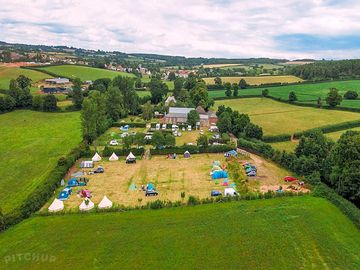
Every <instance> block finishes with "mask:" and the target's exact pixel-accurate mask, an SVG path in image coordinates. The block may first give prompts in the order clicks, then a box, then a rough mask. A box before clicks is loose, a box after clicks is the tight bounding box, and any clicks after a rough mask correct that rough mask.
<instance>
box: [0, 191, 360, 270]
mask: <svg viewBox="0 0 360 270" xmlns="http://www.w3.org/2000/svg"><path fill="white" fill-rule="evenodd" d="M24 243H26V244H24ZM359 243H360V232H359V230H358V229H357V228H356V227H355V226H354V225H353V224H352V223H351V222H350V221H349V219H348V218H347V217H346V216H344V215H343V214H342V213H341V212H340V210H339V209H337V208H336V207H335V206H334V205H332V204H331V203H329V202H328V201H326V200H325V199H322V198H315V197H311V196H306V197H289V198H278V199H268V200H256V201H241V202H233V203H224V204H215V205H201V206H194V207H181V208H171V209H161V210H143V211H131V212H127V213H104V214H87V215H80V214H75V215H63V216H48V217H33V218H30V219H28V220H25V221H24V222H22V223H21V224H19V225H17V226H15V227H13V228H10V229H9V230H8V231H6V232H4V233H3V234H2V236H1V237H0V259H1V263H2V265H3V266H4V267H5V268H7V269H25V268H26V269H50V268H54V267H56V268H60V269H69V268H72V269H120V268H121V269H349V270H351V269H359V267H360V244H359ZM28 253H30V254H40V255H43V256H44V258H48V259H47V260H45V261H44V262H41V261H40V260H39V261H36V260H32V259H30V260H25V259H23V260H21V259H18V257H17V254H28ZM46 256H47V257H46ZM31 258H32V256H31ZM35 258H36V257H35Z"/></svg>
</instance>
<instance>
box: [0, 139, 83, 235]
mask: <svg viewBox="0 0 360 270" xmlns="http://www.w3.org/2000/svg"><path fill="white" fill-rule="evenodd" d="M87 151H88V149H87V148H86V146H85V145H84V144H82V145H81V146H79V147H77V148H74V149H73V150H72V151H71V152H70V153H69V154H68V155H66V156H64V157H61V158H60V159H59V160H58V162H57V165H56V167H55V168H54V169H53V170H52V171H51V172H50V173H49V174H48V176H47V177H46V178H47V180H46V181H44V182H43V183H40V184H39V185H38V186H37V188H36V189H35V190H34V191H33V192H31V193H30V194H29V195H28V196H27V197H26V199H25V200H24V202H23V203H22V204H21V206H20V207H18V208H16V209H14V210H13V211H12V212H11V213H9V214H6V215H5V216H4V222H3V223H4V224H3V226H0V231H1V230H5V229H7V228H9V227H10V226H12V225H15V224H17V223H19V222H20V221H22V220H23V219H25V218H28V217H30V216H31V215H32V214H33V213H35V212H36V211H38V210H39V209H40V208H41V207H43V205H44V204H45V203H46V202H47V201H49V199H50V198H51V196H53V194H54V191H55V190H56V188H57V187H59V185H60V181H61V179H62V178H63V177H64V175H65V174H66V173H67V172H68V170H69V169H70V168H71V166H73V164H74V163H75V161H76V160H77V159H78V158H80V157H81V156H83V155H84V152H87Z"/></svg>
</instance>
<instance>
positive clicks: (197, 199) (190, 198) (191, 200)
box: [187, 195, 201, 205]
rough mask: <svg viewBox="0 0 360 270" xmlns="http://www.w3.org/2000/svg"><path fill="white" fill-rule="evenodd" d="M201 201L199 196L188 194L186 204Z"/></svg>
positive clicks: (195, 203)
mask: <svg viewBox="0 0 360 270" xmlns="http://www.w3.org/2000/svg"><path fill="white" fill-rule="evenodd" d="M200 203H201V201H200V200H199V198H197V197H195V196H192V195H190V196H189V199H188V202H187V204H188V205H197V204H200Z"/></svg>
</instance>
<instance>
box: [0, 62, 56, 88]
mask: <svg viewBox="0 0 360 270" xmlns="http://www.w3.org/2000/svg"><path fill="white" fill-rule="evenodd" d="M20 75H24V76H27V77H29V78H30V79H31V80H32V81H33V83H35V82H37V81H40V80H43V79H45V78H50V77H51V76H49V75H47V74H44V73H42V72H39V71H35V70H30V69H23V68H18V67H5V66H0V89H9V83H10V80H11V79H16V78H17V77H19V76H20ZM32 90H33V91H35V90H36V89H35V88H32Z"/></svg>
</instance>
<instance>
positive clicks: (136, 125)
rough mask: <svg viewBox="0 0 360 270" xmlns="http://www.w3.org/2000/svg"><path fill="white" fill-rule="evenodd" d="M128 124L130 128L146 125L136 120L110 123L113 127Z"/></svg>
mask: <svg viewBox="0 0 360 270" xmlns="http://www.w3.org/2000/svg"><path fill="white" fill-rule="evenodd" d="M126 125H129V127H131V128H145V127H146V123H137V122H125V123H122V122H115V123H113V124H112V126H113V127H122V126H126Z"/></svg>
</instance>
